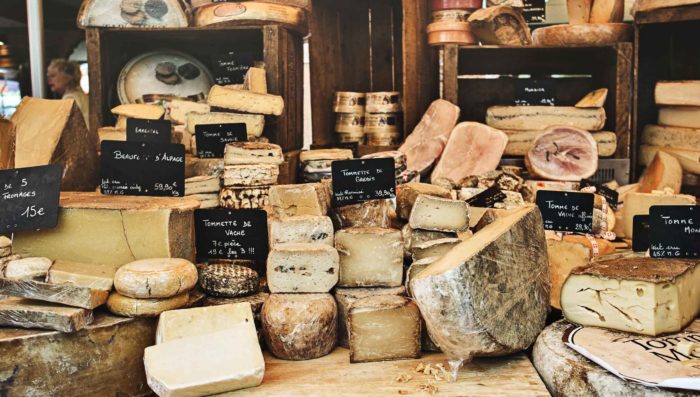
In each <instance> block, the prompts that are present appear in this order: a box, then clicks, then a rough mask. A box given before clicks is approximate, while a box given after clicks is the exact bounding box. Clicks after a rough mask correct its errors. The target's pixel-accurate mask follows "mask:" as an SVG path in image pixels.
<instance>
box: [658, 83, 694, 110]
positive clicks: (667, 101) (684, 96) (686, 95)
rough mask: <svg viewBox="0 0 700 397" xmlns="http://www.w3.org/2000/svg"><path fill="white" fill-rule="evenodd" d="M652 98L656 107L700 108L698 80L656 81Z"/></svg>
mask: <svg viewBox="0 0 700 397" xmlns="http://www.w3.org/2000/svg"><path fill="white" fill-rule="evenodd" d="M654 98H655V100H656V104H657V105H669V106H700V80H685V81H658V82H657V83H656V90H655V91H654Z"/></svg>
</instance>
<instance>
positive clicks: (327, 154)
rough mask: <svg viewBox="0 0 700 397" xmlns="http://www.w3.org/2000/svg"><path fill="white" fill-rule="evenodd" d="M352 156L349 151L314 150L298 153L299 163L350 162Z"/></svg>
mask: <svg viewBox="0 0 700 397" xmlns="http://www.w3.org/2000/svg"><path fill="white" fill-rule="evenodd" d="M353 157H354V156H353V154H352V150H350V149H315V150H304V151H302V152H301V153H299V161H302V162H303V161H317V160H350V159H352V158H353Z"/></svg>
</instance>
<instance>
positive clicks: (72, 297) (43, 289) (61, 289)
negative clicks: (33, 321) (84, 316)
mask: <svg viewBox="0 0 700 397" xmlns="http://www.w3.org/2000/svg"><path fill="white" fill-rule="evenodd" d="M0 295H9V296H15V297H18V298H27V299H33V300H37V301H42V302H51V303H60V304H62V305H66V306H73V307H81V308H83V309H90V310H92V309H94V308H96V307H98V306H101V305H103V304H104V303H105V302H106V301H107V295H109V291H105V290H101V289H95V288H86V287H80V286H74V285H69V284H48V283H44V282H41V281H34V280H10V279H7V278H0Z"/></svg>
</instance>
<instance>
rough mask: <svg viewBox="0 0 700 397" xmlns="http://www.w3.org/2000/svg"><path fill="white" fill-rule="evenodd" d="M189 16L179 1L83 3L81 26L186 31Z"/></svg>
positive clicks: (89, 1)
mask: <svg viewBox="0 0 700 397" xmlns="http://www.w3.org/2000/svg"><path fill="white" fill-rule="evenodd" d="M188 20H189V18H188V16H187V13H185V9H184V8H183V3H181V2H179V1H178V0H158V1H151V2H141V1H100V0H87V1H84V2H83V5H82V6H81V7H80V12H79V13H78V26H79V27H81V28H85V27H131V28H185V27H187V26H188Z"/></svg>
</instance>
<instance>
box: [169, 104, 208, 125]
mask: <svg viewBox="0 0 700 397" xmlns="http://www.w3.org/2000/svg"><path fill="white" fill-rule="evenodd" d="M168 109H169V113H168V115H169V116H170V120H171V121H172V122H173V124H187V115H188V114H189V113H192V112H196V113H209V112H210V111H211V107H210V106H209V105H207V104H206V103H198V102H192V101H183V100H181V99H173V100H172V101H170V105H169V106H168Z"/></svg>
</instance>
